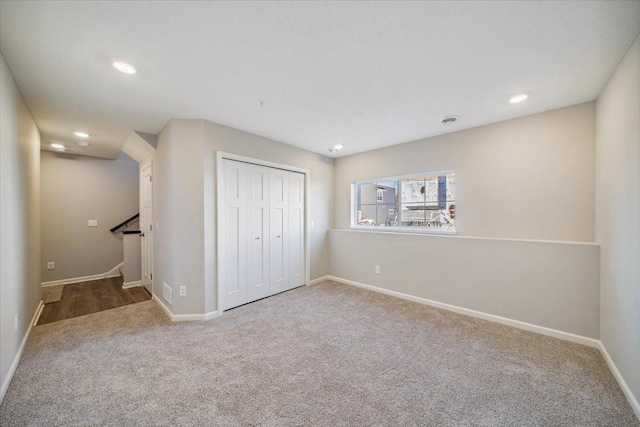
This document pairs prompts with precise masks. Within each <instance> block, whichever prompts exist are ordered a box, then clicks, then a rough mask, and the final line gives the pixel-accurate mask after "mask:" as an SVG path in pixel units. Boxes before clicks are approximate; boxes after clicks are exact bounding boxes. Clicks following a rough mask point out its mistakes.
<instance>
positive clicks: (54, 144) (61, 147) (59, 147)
mask: <svg viewBox="0 0 640 427" xmlns="http://www.w3.org/2000/svg"><path fill="white" fill-rule="evenodd" d="M51 146H52V147H53V148H57V149H59V150H61V149H64V145H62V144H58V143H57V142H56V143H53V144H51Z"/></svg>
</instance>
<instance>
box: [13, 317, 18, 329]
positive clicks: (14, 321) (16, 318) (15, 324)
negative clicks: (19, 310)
mask: <svg viewBox="0 0 640 427" xmlns="http://www.w3.org/2000/svg"><path fill="white" fill-rule="evenodd" d="M13 330H14V331H17V330H18V315H17V314H16V317H15V318H14V320H13Z"/></svg>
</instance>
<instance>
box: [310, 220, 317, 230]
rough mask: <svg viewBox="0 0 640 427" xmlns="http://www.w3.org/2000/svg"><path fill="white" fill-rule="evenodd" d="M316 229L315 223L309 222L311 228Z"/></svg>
mask: <svg viewBox="0 0 640 427" xmlns="http://www.w3.org/2000/svg"><path fill="white" fill-rule="evenodd" d="M315 227H316V223H315V222H313V220H311V228H315Z"/></svg>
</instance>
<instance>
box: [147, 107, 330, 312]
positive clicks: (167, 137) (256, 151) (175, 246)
mask: <svg viewBox="0 0 640 427" xmlns="http://www.w3.org/2000/svg"><path fill="white" fill-rule="evenodd" d="M217 151H224V152H228V153H233V154H238V155H243V156H247V157H252V158H257V159H262V160H266V161H270V162H276V163H281V164H286V165H290V166H296V167H300V168H305V169H309V170H310V172H311V191H310V195H311V210H310V213H311V219H312V220H313V221H314V223H315V228H314V229H313V230H311V233H312V234H311V248H310V254H311V278H312V279H313V278H316V277H321V276H324V275H327V274H328V273H329V242H328V230H329V228H330V227H331V217H332V213H333V197H332V193H331V192H332V189H333V160H332V159H330V158H327V157H324V156H320V155H318V154H315V153H311V152H307V151H304V150H301V149H298V148H295V147H292V146H289V145H286V144H282V143H279V142H276V141H272V140H269V139H267V138H263V137H260V136H257V135H253V134H250V133H247V132H242V131H239V130H236V129H232V128H229V127H226V126H222V125H218V124H215V123H212V122H208V121H205V120H172V121H171V122H170V124H169V125H168V126H167V127H166V128H165V129H164V130H163V131H162V132H161V133H160V134H159V136H158V151H157V153H156V155H155V158H154V215H156V219H157V221H159V222H160V228H159V229H158V230H157V231H156V232H155V235H154V239H155V240H154V242H155V243H154V248H155V253H156V255H155V258H154V261H155V274H156V275H157V276H155V277H154V279H156V280H154V292H155V293H156V294H157V295H162V288H161V287H162V283H163V282H166V283H167V284H168V285H170V286H171V287H172V288H173V289H174V298H173V306H172V311H173V313H174V314H197V313H207V312H211V311H214V310H216V308H217V301H216V297H217V287H216V286H217V270H216V243H215V242H216V240H215V239H216V217H215V209H216V205H215V194H216V193H215V190H216V153H217ZM181 285H186V286H187V287H188V288H187V289H188V290H187V296H186V297H178V296H177V292H176V291H175V290H177V288H178V286H181Z"/></svg>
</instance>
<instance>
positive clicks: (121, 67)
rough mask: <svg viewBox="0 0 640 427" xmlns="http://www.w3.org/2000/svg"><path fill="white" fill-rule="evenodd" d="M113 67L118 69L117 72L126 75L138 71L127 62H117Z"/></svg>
mask: <svg viewBox="0 0 640 427" xmlns="http://www.w3.org/2000/svg"><path fill="white" fill-rule="evenodd" d="M113 66H114V67H115V68H116V70H118V71H120V72H121V73H125V74H135V73H136V69H135V68H133V66H132V65H129V64H127V63H126V62H120V61H116V62H114V63H113Z"/></svg>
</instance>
